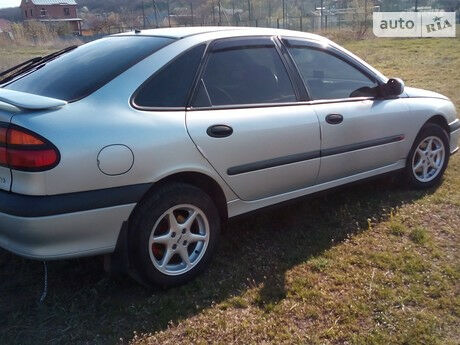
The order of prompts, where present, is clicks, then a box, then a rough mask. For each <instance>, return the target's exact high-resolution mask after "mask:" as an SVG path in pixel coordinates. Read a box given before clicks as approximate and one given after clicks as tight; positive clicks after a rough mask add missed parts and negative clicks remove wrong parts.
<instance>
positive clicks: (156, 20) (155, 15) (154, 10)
mask: <svg viewBox="0 0 460 345" xmlns="http://www.w3.org/2000/svg"><path fill="white" fill-rule="evenodd" d="M152 5H153V16H154V17H155V26H156V27H158V17H157V12H158V10H157V4H156V3H155V0H152ZM168 20H169V0H168ZM169 26H171V22H169Z"/></svg>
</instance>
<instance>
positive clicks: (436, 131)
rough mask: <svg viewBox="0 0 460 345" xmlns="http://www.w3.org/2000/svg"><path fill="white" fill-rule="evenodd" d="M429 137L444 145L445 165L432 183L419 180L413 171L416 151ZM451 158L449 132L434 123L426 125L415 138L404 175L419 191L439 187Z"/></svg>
mask: <svg viewBox="0 0 460 345" xmlns="http://www.w3.org/2000/svg"><path fill="white" fill-rule="evenodd" d="M428 137H436V138H438V139H439V140H441V141H442V143H443V144H444V163H443V164H442V167H441V169H440V171H439V173H438V174H437V175H436V177H435V178H433V179H432V180H430V181H427V182H423V181H420V180H419V179H417V177H416V175H415V173H414V171H413V169H412V163H413V160H414V155H416V150H417V148H418V146H419V145H420V144H421V143H422V142H423V141H424V140H425V139H427V138H428ZM449 156H450V151H449V137H448V135H447V132H446V131H445V130H444V129H443V128H442V127H440V126H438V125H436V124H434V123H427V124H425V125H424V126H423V127H422V129H421V130H420V132H419V134H418V135H417V137H416V138H415V141H414V144H413V145H412V148H411V150H410V152H409V156H408V157H407V164H406V168H405V169H404V175H405V178H406V181H407V182H408V183H409V185H410V186H411V187H414V188H417V189H425V188H430V187H433V186H436V185H438V184H439V183H440V181H441V179H442V176H443V174H444V171H445V170H446V168H447V164H448V163H449Z"/></svg>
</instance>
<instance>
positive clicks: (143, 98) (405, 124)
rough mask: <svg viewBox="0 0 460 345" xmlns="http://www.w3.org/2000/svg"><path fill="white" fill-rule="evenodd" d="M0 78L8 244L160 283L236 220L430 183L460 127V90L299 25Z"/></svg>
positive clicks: (59, 57) (45, 61)
mask: <svg viewBox="0 0 460 345" xmlns="http://www.w3.org/2000/svg"><path fill="white" fill-rule="evenodd" d="M0 79H1V80H0V246H1V247H3V248H5V249H6V250H9V251H11V252H13V253H16V254H18V255H22V256H24V257H28V258H32V259H40V260H52V259H64V258H74V257H80V256H89V255H100V254H111V255H112V256H113V258H114V259H115V258H117V260H113V261H112V262H117V263H118V264H119V265H120V266H123V267H126V268H127V270H128V271H129V272H132V275H133V276H135V277H136V278H137V279H138V280H140V281H141V282H143V283H145V284H149V285H153V284H156V285H162V286H171V285H178V284H181V283H184V282H186V281H188V280H190V279H191V278H192V277H194V276H195V275H196V274H198V273H199V272H200V271H202V270H203V268H204V267H205V266H206V265H207V264H208V263H209V261H210V260H211V257H212V254H213V252H214V250H215V248H216V244H217V242H218V240H219V233H220V230H221V227H222V226H223V224H225V221H226V220H227V219H228V218H229V217H234V216H237V215H240V214H243V213H246V212H249V211H252V210H255V209H259V208H262V207H265V206H269V205H273V204H277V203H280V202H283V201H286V200H289V199H293V198H297V197H300V196H304V195H307V194H311V193H315V192H318V191H322V190H326V189H329V188H332V187H336V186H339V185H343V184H347V183H350V182H354V181H357V180H361V179H365V178H369V177H372V176H376V175H380V174H384V173H388V172H393V171H402V174H403V175H404V178H405V179H407V181H408V183H409V184H410V185H412V186H413V187H417V188H427V187H431V186H433V185H435V184H437V183H438V182H440V180H441V177H442V175H443V172H444V170H445V169H446V167H447V164H448V161H449V156H450V155H451V154H452V153H454V152H456V151H457V150H458V146H457V143H458V139H459V136H460V122H459V120H458V119H457V118H456V112H455V108H454V105H453V104H452V103H451V102H450V101H449V99H448V98H446V97H444V96H442V95H440V94H437V93H434V92H430V91H425V90H421V89H415V88H409V87H404V84H403V82H402V81H401V80H399V79H388V78H387V77H385V76H384V75H382V74H381V73H380V72H378V71H377V70H375V69H374V68H372V67H371V66H369V65H368V64H367V63H365V62H364V61H362V60H361V59H359V58H358V57H356V56H355V55H353V54H352V53H350V52H348V51H346V50H345V49H343V48H341V47H340V46H338V45H337V44H335V43H333V42H331V41H329V40H327V39H325V38H322V37H320V36H317V35H312V34H307V33H301V32H295V31H288V30H275V29H261V28H241V27H239V28H232V27H218V28H213V27H203V28H174V29H155V30H144V31H135V32H131V33H124V34H119V35H114V36H109V37H106V38H103V39H100V40H97V41H94V42H91V43H88V44H85V45H82V46H78V47H69V48H67V49H65V50H62V51H59V52H57V53H55V54H51V55H48V56H45V57H41V58H35V59H32V60H29V61H26V62H25V63H23V64H21V65H18V66H15V67H13V68H11V69H9V70H8V71H5V72H3V73H2V74H1V75H0Z"/></svg>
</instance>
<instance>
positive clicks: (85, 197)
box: [0, 185, 150, 260]
mask: <svg viewBox="0 0 460 345" xmlns="http://www.w3.org/2000/svg"><path fill="white" fill-rule="evenodd" d="M149 187H150V186H149V185H135V186H127V187H118V188H110V189H104V190H97V191H90V192H81V193H72V194H65V195H55V196H26V195H19V194H14V193H8V192H3V191H0V247H2V248H4V249H6V250H8V251H10V252H13V253H15V254H18V255H21V256H24V257H27V258H31V259H41V260H52V259H64V258H73V257H80V256H90V255H98V254H105V253H110V252H113V251H114V249H115V246H116V243H117V239H118V235H119V232H120V229H121V227H122V224H123V222H124V221H126V220H127V219H128V218H129V216H130V214H131V212H132V210H133V209H134V207H135V206H136V203H137V202H138V201H139V200H140V199H141V197H142V195H143V194H144V193H145V192H146V191H147V190H148V188H149Z"/></svg>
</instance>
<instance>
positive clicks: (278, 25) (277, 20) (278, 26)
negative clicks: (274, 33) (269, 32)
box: [276, 18, 280, 29]
mask: <svg viewBox="0 0 460 345" xmlns="http://www.w3.org/2000/svg"><path fill="white" fill-rule="evenodd" d="M276 28H277V29H279V28H280V19H279V18H276Z"/></svg>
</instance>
